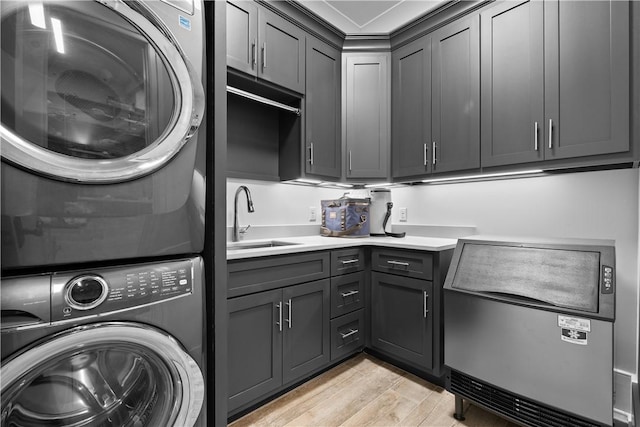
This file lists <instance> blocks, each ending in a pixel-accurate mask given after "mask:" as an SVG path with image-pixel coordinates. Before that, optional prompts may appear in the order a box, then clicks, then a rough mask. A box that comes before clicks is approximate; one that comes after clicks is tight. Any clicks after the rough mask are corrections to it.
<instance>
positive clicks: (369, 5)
mask: <svg viewBox="0 0 640 427" xmlns="http://www.w3.org/2000/svg"><path fill="white" fill-rule="evenodd" d="M296 1H297V2H298V3H299V4H301V5H303V6H304V7H306V8H307V9H309V10H310V11H311V12H313V13H315V14H316V15H318V16H320V17H321V18H323V19H324V20H326V21H328V22H329V23H331V24H333V25H334V26H335V27H337V28H338V29H339V30H341V31H343V32H344V33H345V34H348V35H349V34H389V33H391V32H393V31H394V30H396V29H397V28H400V27H402V26H403V25H405V24H407V23H409V22H411V21H414V20H415V19H417V18H419V17H420V16H422V15H425V14H426V13H428V12H429V11H431V10H433V9H435V8H437V7H438V6H440V5H441V4H443V3H445V2H446V1H443V0H395V1H387V0H296Z"/></svg>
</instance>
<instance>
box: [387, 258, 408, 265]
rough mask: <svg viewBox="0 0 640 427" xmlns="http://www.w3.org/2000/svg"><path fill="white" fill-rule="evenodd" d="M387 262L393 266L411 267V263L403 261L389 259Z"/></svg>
mask: <svg viewBox="0 0 640 427" xmlns="http://www.w3.org/2000/svg"><path fill="white" fill-rule="evenodd" d="M387 264H391V266H392V267H409V263H408V262H403V261H394V260H389V261H387Z"/></svg>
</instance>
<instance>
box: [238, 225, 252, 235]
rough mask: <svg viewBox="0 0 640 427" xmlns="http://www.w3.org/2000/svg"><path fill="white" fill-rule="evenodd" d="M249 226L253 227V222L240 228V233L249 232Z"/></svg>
mask: <svg viewBox="0 0 640 427" xmlns="http://www.w3.org/2000/svg"><path fill="white" fill-rule="evenodd" d="M249 227H251V224H249V225H247V226H246V227H240V230H238V232H239V233H240V234H244V233H246V232H247V230H249Z"/></svg>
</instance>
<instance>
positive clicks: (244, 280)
mask: <svg viewBox="0 0 640 427" xmlns="http://www.w3.org/2000/svg"><path fill="white" fill-rule="evenodd" d="M329 271H330V266H329V252H311V253H306V254H296V255H282V256H273V257H265V258H258V259H250V260H234V261H229V262H228V263H227V274H228V278H227V296H228V297H229V298H231V297H236V296H240V295H246V294H250V293H254V292H261V291H266V290H270V289H275V288H281V287H284V286H290V285H295V284H298V283H305V282H310V281H312V280H319V279H325V278H327V277H329Z"/></svg>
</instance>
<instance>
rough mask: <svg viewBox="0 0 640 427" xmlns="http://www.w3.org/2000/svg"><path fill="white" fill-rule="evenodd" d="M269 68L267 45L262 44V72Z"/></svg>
mask: <svg viewBox="0 0 640 427" xmlns="http://www.w3.org/2000/svg"><path fill="white" fill-rule="evenodd" d="M265 68H267V43H266V42H265V43H262V71H264V69H265Z"/></svg>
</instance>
